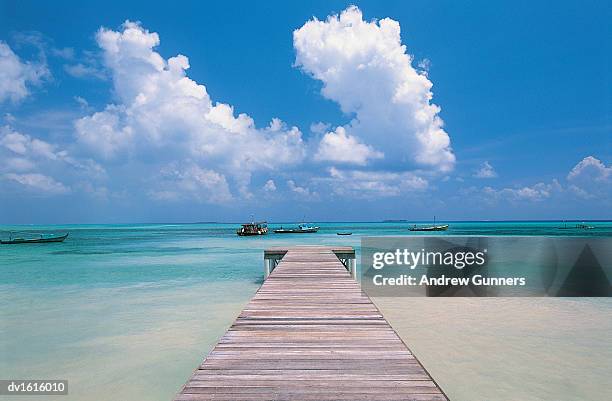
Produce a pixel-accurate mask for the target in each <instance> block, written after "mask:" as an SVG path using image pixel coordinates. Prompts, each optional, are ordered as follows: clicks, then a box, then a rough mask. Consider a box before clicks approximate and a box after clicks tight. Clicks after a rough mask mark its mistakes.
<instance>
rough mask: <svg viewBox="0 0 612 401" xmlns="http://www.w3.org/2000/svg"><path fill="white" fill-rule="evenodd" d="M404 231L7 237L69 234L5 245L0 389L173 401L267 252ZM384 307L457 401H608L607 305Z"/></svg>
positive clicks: (540, 227)
mask: <svg viewBox="0 0 612 401" xmlns="http://www.w3.org/2000/svg"><path fill="white" fill-rule="evenodd" d="M450 224H451V227H450V229H449V231H447V232H446V233H443V235H445V234H448V235H533V236H557V235H564V236H568V235H580V236H585V235H587V236H607V237H610V236H612V222H596V223H588V224H589V225H592V226H595V228H594V229H592V230H577V229H567V230H560V229H559V227H562V226H563V223H561V222H512V223H509V222H508V223H505V222H504V223H498V222H469V223H468V222H466V223H458V222H453V223H450ZM575 224H576V223H567V226H568V227H573V226H574V225H575ZM287 225H288V224H285V226H287ZM408 225H409V224H408V223H324V224H320V226H321V230H320V231H319V233H317V234H306V235H305V234H295V235H291V234H288V235H278V234H277V235H275V234H272V233H270V234H269V235H267V236H263V237H247V238H241V237H237V236H236V235H235V230H236V228H237V225H236V224H149V225H71V226H0V237H2V238H5V237H6V236H7V234H6V233H7V231H9V230H16V231H17V230H19V231H31V232H55V233H61V232H65V231H69V232H70V237H69V238H68V239H67V240H66V242H64V243H61V244H39V245H1V246H0V303H1V305H2V308H1V310H0V379H9V378H15V379H26V378H30V379H34V378H45V379H67V380H68V381H69V390H70V395H68V396H63V397H60V398H61V399H62V400H66V401H68V400H70V401H77V400H79V401H90V400H91V401H93V400H96V401H106V400H109V401H110V400H112V401H116V400H130V401H139V400H143V401H145V400H147V401H148V400H153V401H155V400H169V399H171V398H172V396H173V395H174V394H175V393H176V392H177V391H178V390H179V388H180V386H181V385H182V384H183V383H184V382H185V381H186V379H187V378H188V377H189V376H190V374H191V372H192V371H193V369H194V368H195V367H196V366H197V364H198V363H199V362H200V361H201V360H202V359H203V357H204V356H205V355H206V353H207V352H208V351H209V350H210V349H211V348H212V347H213V346H214V344H215V342H216V340H217V339H218V337H220V336H221V335H222V334H223V333H224V332H225V330H226V329H227V327H228V326H229V325H230V324H231V323H232V321H233V320H234V319H235V317H236V315H237V314H238V313H239V312H240V310H241V309H242V308H243V306H244V304H245V303H246V302H247V301H248V300H249V299H250V298H251V296H252V295H253V293H254V292H255V291H256V290H257V288H258V287H259V286H260V285H261V282H262V276H263V261H262V259H263V250H264V249H265V248H267V247H271V246H285V245H291V244H326V245H350V246H354V247H356V248H357V250H358V251H359V243H360V237H361V236H365V235H370V236H378V235H394V236H396V235H411V234H410V233H409V231H408V230H407V227H408ZM275 226H276V225H274V224H272V225H271V227H272V228H273V227H275ZM337 231H351V232H353V235H352V236H337V235H336V232H337ZM375 302H376V303H377V304H378V305H379V307H380V308H381V310H382V311H383V313H384V314H385V316H386V317H387V318H388V319H389V321H390V322H391V324H392V325H393V326H394V328H395V329H396V330H398V332H399V333H400V335H401V336H402V337H403V338H404V339H405V341H406V342H407V343H408V345H409V347H411V349H412V350H413V351H414V353H415V354H416V355H417V357H419V359H421V361H422V362H423V363H424V365H425V366H426V367H427V369H428V370H429V371H430V373H431V374H432V375H433V376H434V378H435V379H436V380H437V381H438V382H439V383H440V385H441V386H442V388H443V389H444V390H445V391H446V392H447V393H448V395H449V396H450V397H451V399H452V400H453V401H479V400H482V401H497V400H500V401H517V400H520V401H530V400H534V401H535V400H550V401H565V400H567V401H578V400H580V401H584V400H593V401H595V400H597V401H600V400H608V399H612V391H611V390H610V388H611V386H610V385H609V377H611V376H612V319H611V316H612V301H611V300H610V299H592V298H585V299H561V298H557V299H549V298H517V299H512V298H497V299H475V298H466V299H461V298H452V299H440V298H420V299H415V298H402V299H398V298H380V299H375ZM1 398H2V400H4V399H7V400H8V399H9V398H8V397H1ZM42 398H44V397H40V396H38V397H31V398H30V397H23V396H20V397H17V400H22V401H26V400H28V399H32V400H35V401H36V400H41V399H42ZM58 399H59V398H58Z"/></svg>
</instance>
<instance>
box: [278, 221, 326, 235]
mask: <svg viewBox="0 0 612 401" xmlns="http://www.w3.org/2000/svg"><path fill="white" fill-rule="evenodd" d="M317 231H319V227H317V226H314V225H312V224H305V223H302V224H298V226H297V227H296V228H283V227H282V226H281V228H277V229H276V230H274V232H275V233H276V234H306V233H316V232H317Z"/></svg>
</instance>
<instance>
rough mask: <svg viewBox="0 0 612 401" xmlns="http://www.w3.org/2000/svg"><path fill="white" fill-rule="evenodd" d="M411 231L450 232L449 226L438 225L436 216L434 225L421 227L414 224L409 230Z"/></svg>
mask: <svg viewBox="0 0 612 401" xmlns="http://www.w3.org/2000/svg"><path fill="white" fill-rule="evenodd" d="M409 230H410V231H446V230H448V224H441V225H436V216H434V220H433V225H431V226H424V227H419V226H417V225H416V224H414V225H413V226H412V227H410V228H409Z"/></svg>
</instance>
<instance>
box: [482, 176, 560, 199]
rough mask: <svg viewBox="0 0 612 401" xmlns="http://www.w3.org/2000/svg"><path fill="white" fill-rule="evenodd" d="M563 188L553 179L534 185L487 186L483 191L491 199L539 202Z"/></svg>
mask: <svg viewBox="0 0 612 401" xmlns="http://www.w3.org/2000/svg"><path fill="white" fill-rule="evenodd" d="M562 190H563V188H562V187H561V185H560V184H559V182H558V181H557V180H553V181H552V182H551V183H550V184H546V183H543V182H539V183H537V184H535V185H532V186H523V187H517V188H503V189H494V188H491V187H485V188H484V189H483V193H484V195H485V196H486V197H488V198H490V200H506V201H521V200H525V201H532V202H538V201H543V200H545V199H548V198H550V197H551V196H552V195H553V194H554V193H555V192H560V191H562Z"/></svg>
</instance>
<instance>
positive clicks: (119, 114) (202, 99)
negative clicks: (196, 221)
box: [75, 21, 305, 196]
mask: <svg viewBox="0 0 612 401" xmlns="http://www.w3.org/2000/svg"><path fill="white" fill-rule="evenodd" d="M96 39H97V42H98V45H99V46H100V48H101V49H102V53H103V57H104V65H105V66H106V68H107V69H108V70H109V73H110V75H111V77H112V81H113V89H114V93H115V94H116V96H117V99H116V103H114V104H109V105H108V106H106V108H105V109H104V110H101V111H98V112H96V113H94V114H91V115H89V116H87V117H84V118H81V119H80V120H78V121H77V122H76V124H75V126H76V135H77V140H78V142H79V143H80V144H81V145H83V146H84V147H86V148H87V149H89V151H90V152H91V154H94V155H96V157H98V158H102V159H107V160H112V161H114V162H116V163H118V162H119V161H121V160H137V161H139V162H142V163H150V164H159V165H166V164H168V163H171V162H173V161H174V160H187V159H188V160H190V161H191V162H192V163H193V164H194V165H196V166H198V168H200V169H201V170H202V171H207V172H208V173H210V174H213V173H214V174H218V175H219V177H218V180H217V179H216V178H215V179H213V180H212V181H215V180H217V181H216V182H218V183H222V182H225V183H227V181H226V177H228V178H231V179H232V180H233V182H234V183H235V185H236V186H237V188H238V190H239V191H240V192H241V193H242V194H246V195H248V185H249V183H250V178H251V175H252V174H253V173H254V172H257V171H261V170H274V169H277V168H280V167H284V166H288V165H293V164H297V163H300V162H301V161H302V160H303V158H304V157H305V146H304V143H303V141H302V135H301V132H300V131H299V129H298V128H296V127H288V126H286V124H284V123H283V122H282V121H280V120H278V119H273V120H272V121H271V122H270V124H269V125H268V126H267V127H265V128H257V127H256V126H255V122H254V121H253V119H252V118H251V117H249V116H248V115H246V114H238V115H236V114H235V112H234V109H233V107H232V106H231V105H228V104H224V103H215V102H213V101H212V100H211V98H210V96H209V94H208V92H207V90H206V87H205V86H204V85H201V84H199V83H197V82H195V81H194V80H192V79H190V78H189V77H188V76H187V70H188V69H189V60H188V58H187V57H185V56H183V55H177V56H175V57H170V58H168V59H165V58H164V57H162V56H161V55H160V54H159V53H158V52H157V51H155V50H154V49H155V47H156V46H158V45H159V43H160V42H159V36H158V35H157V33H154V32H149V31H148V30H146V29H144V28H143V27H142V26H140V25H139V24H137V23H133V22H129V21H128V22H125V23H124V24H123V26H122V29H121V30H119V31H114V30H109V29H104V28H102V29H100V30H99V31H98V33H97V36H96ZM193 173H194V170H193V167H190V170H189V171H185V172H183V173H180V174H184V175H187V176H194V174H193ZM208 173H207V174H208ZM195 175H197V176H200V177H201V176H202V175H201V174H200V173H198V174H195ZM188 181H189V182H191V180H188ZM195 181H196V182H200V181H199V180H195ZM205 181H206V182H208V180H205ZM204 186H206V185H204ZM222 192H224V189H223V191H222ZM215 196H216V195H215ZM224 196H225V195H224Z"/></svg>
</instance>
